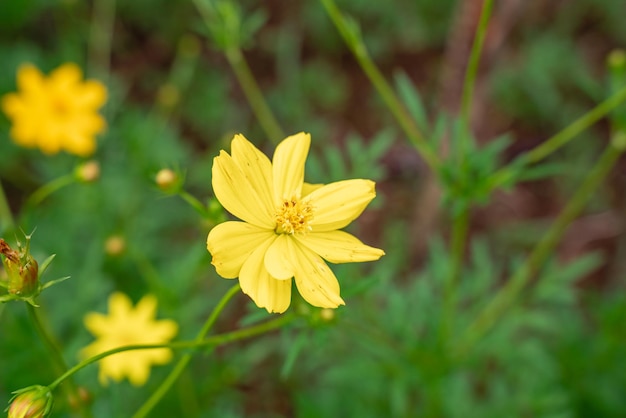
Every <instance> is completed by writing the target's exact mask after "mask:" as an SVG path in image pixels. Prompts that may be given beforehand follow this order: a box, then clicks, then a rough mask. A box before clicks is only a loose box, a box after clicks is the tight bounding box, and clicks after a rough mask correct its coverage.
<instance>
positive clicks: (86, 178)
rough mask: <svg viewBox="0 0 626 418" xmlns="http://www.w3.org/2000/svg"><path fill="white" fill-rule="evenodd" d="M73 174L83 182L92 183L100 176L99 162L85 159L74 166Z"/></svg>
mask: <svg viewBox="0 0 626 418" xmlns="http://www.w3.org/2000/svg"><path fill="white" fill-rule="evenodd" d="M75 175H76V178H77V179H78V180H79V181H82V182H83V183H93V182H94V181H96V180H98V179H99V178H100V163H98V162H97V161H96V160H91V161H87V162H86V163H83V164H81V165H79V166H78V167H77V168H76V172H75Z"/></svg>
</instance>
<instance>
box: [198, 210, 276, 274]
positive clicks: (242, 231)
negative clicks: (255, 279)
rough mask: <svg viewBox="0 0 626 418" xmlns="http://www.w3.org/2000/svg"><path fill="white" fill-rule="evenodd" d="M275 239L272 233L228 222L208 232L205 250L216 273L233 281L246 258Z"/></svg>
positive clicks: (241, 223) (245, 224)
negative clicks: (209, 254)
mask: <svg viewBox="0 0 626 418" xmlns="http://www.w3.org/2000/svg"><path fill="white" fill-rule="evenodd" d="M275 238H276V234H274V231H270V230H267V229H261V228H259V227H257V226H254V225H250V224H247V223H245V222H237V221H229V222H224V223H221V224H219V225H217V226H216V227H215V228H213V229H212V230H211V232H209V236H208V237H207V249H208V250H209V252H210V253H211V255H212V256H213V260H212V261H211V264H213V265H214V266H215V269H216V270H217V273H218V274H219V275H220V276H222V277H224V278H226V279H234V278H235V277H237V276H239V271H240V270H241V266H242V265H243V263H244V261H246V258H248V257H249V256H250V254H251V253H252V252H253V251H254V250H255V249H256V248H257V247H259V246H260V245H262V244H263V243H265V241H268V240H273V239H275Z"/></svg>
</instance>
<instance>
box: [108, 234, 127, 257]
mask: <svg viewBox="0 0 626 418" xmlns="http://www.w3.org/2000/svg"><path fill="white" fill-rule="evenodd" d="M124 250H126V239H124V237H123V236H121V235H111V236H110V237H109V238H107V240H106V241H105V242H104V251H105V252H106V254H107V255H109V256H111V257H117V256H118V255H121V254H122V253H124Z"/></svg>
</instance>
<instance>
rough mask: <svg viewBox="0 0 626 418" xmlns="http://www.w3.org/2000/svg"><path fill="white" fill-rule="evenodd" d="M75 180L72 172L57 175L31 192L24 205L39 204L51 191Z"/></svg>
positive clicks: (33, 205) (32, 205)
mask: <svg viewBox="0 0 626 418" xmlns="http://www.w3.org/2000/svg"><path fill="white" fill-rule="evenodd" d="M75 181H76V176H75V175H74V174H66V175H64V176H61V177H58V178H56V179H54V180H52V181H51V182H49V183H46V184H44V185H43V186H41V187H40V188H38V189H37V190H35V191H34V192H33V194H32V195H30V197H29V198H28V200H27V201H26V207H35V206H37V205H39V204H40V203H41V202H43V201H44V199H45V198H46V197H48V196H50V195H51V194H52V193H54V192H56V191H58V190H60V189H62V188H63V187H65V186H67V185H70V184H72V183H74V182H75Z"/></svg>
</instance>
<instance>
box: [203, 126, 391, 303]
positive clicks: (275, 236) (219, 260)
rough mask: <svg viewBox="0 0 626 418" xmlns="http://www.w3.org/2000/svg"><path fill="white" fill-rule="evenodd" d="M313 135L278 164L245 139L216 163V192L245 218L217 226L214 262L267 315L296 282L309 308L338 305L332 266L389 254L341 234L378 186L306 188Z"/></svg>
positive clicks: (286, 150) (279, 156) (288, 143)
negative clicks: (329, 264)
mask: <svg viewBox="0 0 626 418" xmlns="http://www.w3.org/2000/svg"><path fill="white" fill-rule="evenodd" d="M310 144H311V137H310V135H309V134H305V133H299V134H296V135H293V136H290V137H288V138H286V139H285V140H283V141H282V142H281V143H280V144H279V145H278V147H277V148H276V151H275V152H274V159H273V163H272V162H270V160H269V159H268V158H267V157H266V156H265V155H264V154H263V153H262V152H261V151H259V150H258V149H257V148H256V147H255V146H254V145H252V144H251V143H250V142H249V141H248V140H247V139H246V138H244V137H243V136H242V135H235V137H234V138H233V141H232V144H231V154H232V155H229V154H228V153H226V152H225V151H221V152H220V155H219V156H218V157H215V159H214V161H213V179H212V183H213V190H214V192H215V196H216V197H217V199H218V200H219V201H220V203H221V204H222V205H223V206H224V208H226V210H228V211H229V212H230V213H232V214H233V215H234V216H236V217H238V218H239V219H241V220H243V222H238V221H228V222H224V223H221V224H219V225H217V226H216V227H215V228H213V229H212V230H211V232H210V233H209V236H208V238H207V248H208V250H209V252H210V253H211V255H212V256H213V260H212V264H213V265H214V266H215V268H216V270H217V272H218V273H219V274H220V275H221V276H222V277H224V278H228V279H234V278H236V277H239V282H240V284H241V289H242V290H243V292H244V293H246V294H247V295H249V296H250V297H251V298H252V300H254V302H255V303H256V304H257V306H259V307H262V308H265V309H267V311H268V312H278V313H281V312H284V311H285V310H286V309H287V308H288V307H289V304H290V302H291V279H292V278H295V282H296V287H297V288H298V291H299V292H300V294H301V295H302V296H303V297H304V299H305V300H306V301H307V302H309V303H310V304H311V305H314V306H319V307H322V308H336V307H337V306H339V305H343V304H344V301H343V299H342V298H341V297H340V295H339V283H338V282H337V278H336V277H335V275H334V274H333V272H332V271H331V270H330V269H329V268H328V265H327V264H326V263H325V262H324V260H323V259H325V260H327V261H329V262H331V263H348V262H361V261H372V260H377V259H379V258H380V257H381V256H382V255H384V254H385V253H384V252H383V251H382V250H380V249H378V248H373V247H369V246H367V245H365V244H363V243H362V242H361V241H359V240H358V239H357V238H355V237H354V236H352V235H350V234H348V233H346V232H343V231H339V229H341V228H344V227H345V226H347V225H348V224H349V223H350V222H352V221H353V220H354V219H356V218H357V217H358V216H359V215H360V214H361V212H363V210H364V209H365V207H366V206H367V204H368V203H369V202H370V201H371V200H372V199H373V198H374V197H375V196H376V193H375V190H374V182H372V181H370V180H361V179H357V180H345V181H339V182H336V183H331V184H328V185H315V186H313V185H309V184H306V183H304V163H305V160H306V157H307V154H308V152H309V147H310Z"/></svg>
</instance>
